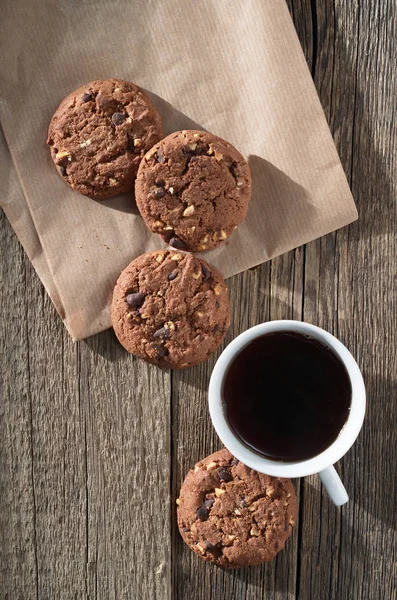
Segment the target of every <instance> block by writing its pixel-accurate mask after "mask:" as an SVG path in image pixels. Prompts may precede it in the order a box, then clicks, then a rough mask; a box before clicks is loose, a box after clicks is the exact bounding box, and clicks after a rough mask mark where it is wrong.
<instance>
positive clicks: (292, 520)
mask: <svg viewBox="0 0 397 600" xmlns="http://www.w3.org/2000/svg"><path fill="white" fill-rule="evenodd" d="M289 524H290V525H292V527H293V526H294V525H295V519H294V517H291V518H290V520H289Z"/></svg>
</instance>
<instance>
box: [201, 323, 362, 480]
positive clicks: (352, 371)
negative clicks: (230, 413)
mask: <svg viewBox="0 0 397 600" xmlns="http://www.w3.org/2000/svg"><path fill="white" fill-rule="evenodd" d="M280 331H294V332H296V333H302V334H306V335H307V334H309V335H311V336H312V337H313V338H315V339H317V340H320V341H322V342H323V343H325V344H326V345H327V346H329V347H330V348H331V349H332V350H333V351H334V352H335V353H336V354H337V356H338V357H339V358H340V360H341V361H342V362H343V363H344V365H345V367H346V370H347V372H348V374H349V378H350V382H351V387H352V402H351V407H350V412H349V416H348V418H347V421H346V423H345V425H344V426H343V428H342V430H341V432H340V434H339V436H338V437H337V438H336V440H335V441H334V442H333V443H332V444H331V445H330V446H329V447H328V448H327V449H326V450H324V451H323V452H321V453H320V454H318V455H317V456H314V457H312V458H309V459H307V460H303V461H298V462H281V461H274V460H270V459H267V458H265V457H263V456H261V455H259V454H257V453H256V452H255V451H253V450H251V449H250V448H248V447H247V446H246V445H245V444H243V443H242V442H241V441H240V439H239V438H238V437H237V435H236V434H235V433H234V432H233V430H232V429H231V427H230V426H229V424H228V421H227V419H226V416H225V413H224V410H223V408H222V387H223V382H224V378H225V375H226V372H227V369H228V367H229V365H230V364H231V362H232V361H233V359H234V358H235V356H236V355H237V354H238V353H239V352H240V351H241V350H242V349H243V348H244V347H245V346H247V345H248V344H249V343H250V342H251V341H252V340H254V339H255V338H257V337H260V336H262V335H264V334H266V333H273V332H280ZM208 403H209V412H210V416H211V420H212V424H213V426H214V428H215V431H216V432H217V434H218V436H219V438H220V439H221V441H222V442H223V444H224V445H225V446H226V448H227V449H228V450H229V451H230V452H231V453H232V454H233V455H234V456H235V457H236V458H238V459H239V460H240V461H241V462H243V463H244V464H245V465H247V466H248V467H250V468H252V469H255V470H256V471H259V472H261V473H266V474H267V475H272V476H277V477H304V476H307V475H312V474H313V473H319V472H320V471H323V470H324V469H326V468H327V467H329V466H330V465H332V464H334V463H335V462H337V461H338V460H339V459H340V458H342V456H343V455H344V454H346V452H347V451H348V450H349V449H350V448H351V446H352V445H353V443H354V441H355V440H356V438H357V436H358V434H359V432H360V430H361V427H362V424H363V420H364V415H365V404H366V394H365V385H364V380H363V376H362V374H361V371H360V369H359V367H358V365H357V363H356V361H355V359H354V358H353V356H352V354H351V353H350V352H349V350H348V349H347V348H346V346H344V344H342V342H341V341H340V340H338V339H337V338H336V337H335V336H333V335H332V334H331V333H329V332H328V331H326V330H325V329H322V328H321V327H317V326H316V325H312V324H311V323H306V322H304V321H294V320H277V321H268V322H266V323H260V324H259V325H255V326H254V327H251V328H249V329H247V330H245V331H244V332H243V333H241V334H240V335H238V336H237V337H236V338H235V339H234V340H232V341H231V342H230V344H228V346H226V348H225V349H224V350H223V352H222V354H221V355H220V357H219V358H218V360H217V362H216V364H215V366H214V369H213V371H212V374H211V378H210V384H209V391H208Z"/></svg>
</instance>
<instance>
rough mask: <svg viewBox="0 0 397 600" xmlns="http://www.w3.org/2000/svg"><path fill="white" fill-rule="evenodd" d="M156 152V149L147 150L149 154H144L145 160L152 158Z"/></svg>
mask: <svg viewBox="0 0 397 600" xmlns="http://www.w3.org/2000/svg"><path fill="white" fill-rule="evenodd" d="M156 152H157V150H156V148H152V149H151V150H149V152H146V155H145V158H146V160H149V158H152V156H154V155H155V154H156Z"/></svg>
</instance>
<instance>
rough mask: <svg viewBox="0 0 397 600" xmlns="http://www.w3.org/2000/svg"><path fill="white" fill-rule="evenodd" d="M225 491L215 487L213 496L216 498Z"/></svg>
mask: <svg viewBox="0 0 397 600" xmlns="http://www.w3.org/2000/svg"><path fill="white" fill-rule="evenodd" d="M225 492H226V490H222V488H215V496H216V497H217V498H219V497H220V496H222V494H224V493H225Z"/></svg>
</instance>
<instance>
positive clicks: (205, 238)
mask: <svg viewBox="0 0 397 600" xmlns="http://www.w3.org/2000/svg"><path fill="white" fill-rule="evenodd" d="M207 242H208V234H207V233H206V234H205V235H203V237H202V238H201V240H200V244H206V243H207Z"/></svg>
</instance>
